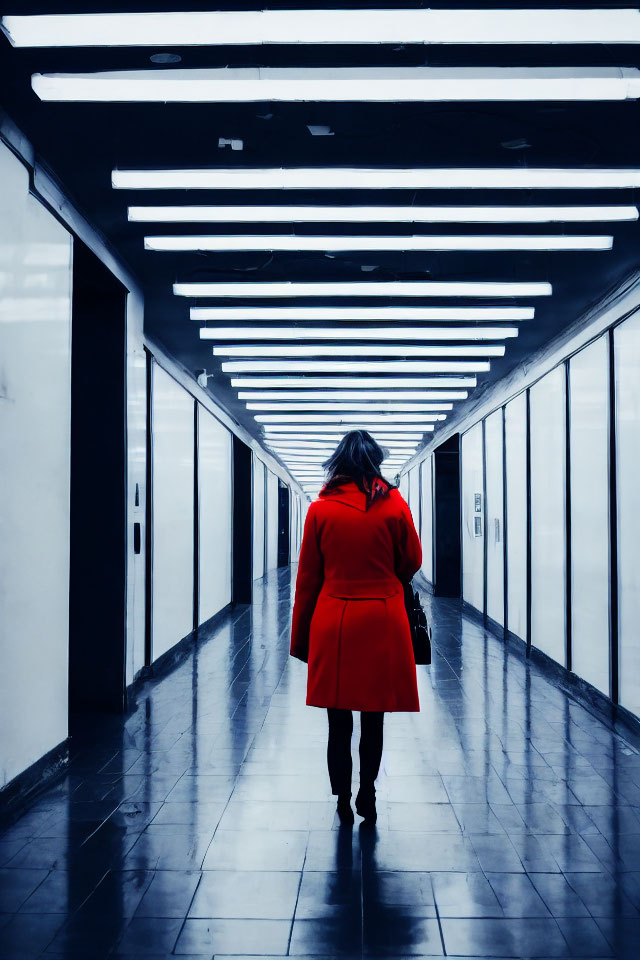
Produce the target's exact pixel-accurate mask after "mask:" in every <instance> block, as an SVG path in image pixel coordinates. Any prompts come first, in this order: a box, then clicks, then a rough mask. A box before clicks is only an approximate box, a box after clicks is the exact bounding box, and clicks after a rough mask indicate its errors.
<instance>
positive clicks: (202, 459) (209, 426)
mask: <svg viewBox="0 0 640 960" xmlns="http://www.w3.org/2000/svg"><path fill="white" fill-rule="evenodd" d="M231 462H232V446H231V434H230V433H229V431H228V430H227V429H226V428H225V427H223V425H222V424H221V423H220V422H219V421H218V420H216V418H215V417H213V416H212V415H211V414H210V413H209V412H208V411H207V410H205V409H204V407H202V406H201V407H200V408H199V410H198V485H199V491H198V493H199V509H198V516H199V524H200V529H199V534H198V546H199V552H200V562H199V572H200V583H199V601H200V623H204V621H205V620H208V619H209V617H212V616H213V615H214V614H216V613H218V611H219V610H222V608H223V607H225V606H226V605H227V604H228V603H230V602H231V537H232V526H233V523H232V518H233V497H232V487H231V481H232V476H231Z"/></svg>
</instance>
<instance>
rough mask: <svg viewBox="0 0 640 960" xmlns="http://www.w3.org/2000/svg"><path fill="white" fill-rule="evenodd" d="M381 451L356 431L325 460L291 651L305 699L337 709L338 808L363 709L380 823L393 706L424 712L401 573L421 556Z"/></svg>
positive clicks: (368, 782) (366, 783)
mask: <svg viewBox="0 0 640 960" xmlns="http://www.w3.org/2000/svg"><path fill="white" fill-rule="evenodd" d="M383 459H384V451H383V449H382V448H381V447H380V446H379V445H378V444H377V443H376V441H375V440H374V439H373V437H372V436H371V435H370V434H369V433H367V432H366V430H352V431H351V432H350V433H347V434H346V436H345V437H344V438H343V439H342V441H341V442H340V444H339V445H338V447H337V449H336V451H335V453H333V455H332V456H331V457H330V458H329V459H328V460H327V461H326V463H324V464H323V466H324V468H325V470H326V472H327V475H328V480H327V482H326V484H325V486H324V487H323V488H322V490H321V491H320V495H319V498H318V500H316V501H314V502H313V503H312V504H311V506H310V507H309V511H308V513H307V518H306V521H305V526H304V535H303V538H302V547H301V549H300V561H299V568H298V577H297V581H296V595H295V603H294V607H293V623H292V627H291V650H290V652H291V655H292V656H294V657H298V659H300V660H303V661H305V662H308V664H309V667H308V677H307V704H308V705H309V706H312V707H326V708H327V711H328V715H329V744H328V748H327V762H328V767H329V778H330V781H331V790H332V792H333V794H334V795H337V797H338V805H337V809H338V815H339V817H340V819H341V820H342V821H343V822H347V823H353V819H354V817H353V811H352V809H351V734H352V731H353V716H352V713H351V711H352V710H360V711H361V737H360V789H359V790H358V795H357V797H356V810H357V812H358V813H359V814H360V816H362V817H364V818H365V821H366V822H368V823H370V824H371V823H375V821H376V804H375V786H374V783H375V779H376V777H377V776H378V770H379V768H380V758H381V756H382V729H383V720H384V713H385V711H416V710H419V709H420V704H419V702H418V688H417V684H416V668H415V662H414V658H413V647H412V643H411V633H410V630H409V621H408V619H407V614H406V611H405V606H404V594H403V588H402V583H401V580H409V579H410V578H411V577H412V576H413V575H414V573H415V572H416V571H417V570H418V569H419V567H420V564H421V562H422V550H421V547H420V540H419V539H418V535H417V533H416V531H415V527H414V525H413V520H412V518H411V513H410V511H409V507H408V506H407V504H406V503H405V501H404V500H403V498H402V496H401V495H400V493H399V491H398V490H397V489H396V488H395V487H393V486H392V485H391V484H389V483H388V482H387V481H386V480H385V479H384V478H383V477H382V476H381V475H380V465H381V463H382V461H383Z"/></svg>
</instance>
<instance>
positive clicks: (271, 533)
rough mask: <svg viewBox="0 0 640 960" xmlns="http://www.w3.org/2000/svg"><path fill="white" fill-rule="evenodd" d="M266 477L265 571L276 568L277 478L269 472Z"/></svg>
mask: <svg viewBox="0 0 640 960" xmlns="http://www.w3.org/2000/svg"><path fill="white" fill-rule="evenodd" d="M266 477H267V523H266V531H267V554H266V556H267V571H269V570H276V569H277V567H278V478H277V477H276V475H275V473H271V470H268V469H267V470H266Z"/></svg>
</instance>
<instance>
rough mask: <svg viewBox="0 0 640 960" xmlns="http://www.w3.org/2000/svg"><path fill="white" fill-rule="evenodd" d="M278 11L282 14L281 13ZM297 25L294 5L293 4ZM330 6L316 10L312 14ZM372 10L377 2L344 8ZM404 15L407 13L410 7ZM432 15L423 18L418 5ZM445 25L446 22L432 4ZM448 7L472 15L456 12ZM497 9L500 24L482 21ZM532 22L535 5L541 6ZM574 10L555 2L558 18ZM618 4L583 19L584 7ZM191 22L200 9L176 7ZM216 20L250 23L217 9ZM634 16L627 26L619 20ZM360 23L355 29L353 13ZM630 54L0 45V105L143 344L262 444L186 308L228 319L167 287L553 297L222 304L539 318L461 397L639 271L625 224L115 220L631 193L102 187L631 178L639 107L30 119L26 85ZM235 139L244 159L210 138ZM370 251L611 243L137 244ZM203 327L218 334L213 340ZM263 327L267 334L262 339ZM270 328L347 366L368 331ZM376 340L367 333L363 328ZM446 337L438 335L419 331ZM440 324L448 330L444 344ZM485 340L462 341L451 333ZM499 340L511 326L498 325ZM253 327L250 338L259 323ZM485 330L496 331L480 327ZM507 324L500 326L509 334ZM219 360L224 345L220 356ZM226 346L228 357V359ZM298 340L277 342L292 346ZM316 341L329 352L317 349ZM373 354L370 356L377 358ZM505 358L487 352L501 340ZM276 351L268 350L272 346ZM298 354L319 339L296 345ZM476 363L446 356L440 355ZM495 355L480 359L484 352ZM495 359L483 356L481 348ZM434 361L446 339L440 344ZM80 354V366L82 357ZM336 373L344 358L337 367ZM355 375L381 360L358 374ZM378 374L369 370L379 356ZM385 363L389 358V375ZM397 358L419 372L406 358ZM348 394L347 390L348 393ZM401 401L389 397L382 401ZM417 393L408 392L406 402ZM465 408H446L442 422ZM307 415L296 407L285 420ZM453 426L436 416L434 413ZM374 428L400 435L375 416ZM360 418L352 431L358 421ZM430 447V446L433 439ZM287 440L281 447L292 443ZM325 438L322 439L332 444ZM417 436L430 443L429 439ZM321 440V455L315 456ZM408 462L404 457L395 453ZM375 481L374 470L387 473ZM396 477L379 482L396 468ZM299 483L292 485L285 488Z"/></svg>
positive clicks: (62, 7) (211, 107) (466, 105)
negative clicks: (225, 181)
mask: <svg viewBox="0 0 640 960" xmlns="http://www.w3.org/2000/svg"><path fill="white" fill-rule="evenodd" d="M279 6H280V8H283V7H284V6H285V5H283V4H280V5H279ZM291 6H292V7H293V5H291ZM333 6H336V5H332V4H327V5H326V7H327V8H331V7H333ZM349 6H350V8H353V9H356V8H359V7H362V8H365V9H373V8H375V7H379V8H381V9H384V7H385V4H373V3H368V4H366V5H365V4H354V3H351V4H349ZM407 6H408V7H409V6H413V7H417V6H420V5H416V4H414V5H411V4H407ZM431 6H433V4H432V5H431ZM442 6H443V8H446V9H453V8H454V7H455V6H456V4H452V3H449V4H446V5H442ZM458 6H460V7H463V8H470V7H472V6H474V7H476V8H478V9H482V7H481V5H475V4H471V3H469V2H467V3H464V4H459V5H458ZM492 6H493V7H498V6H501V5H500V4H495V3H494V4H492ZM535 6H536V7H538V6H540V7H541V8H543V7H544V6H551V5H539V4H536V5H535ZM574 6H575V7H578V6H579V7H584V6H585V4H584V3H582V4H575V5H574V4H569V3H567V2H564V3H563V7H568V8H571V7H574ZM623 6H624V5H623V4H619V3H618V4H605V3H601V4H599V5H598V7H599V8H601V9H604V8H605V7H606V8H608V7H611V8H612V9H613V8H615V9H617V8H620V7H623ZM172 8H175V3H159V2H157V3H153V4H151V3H137V4H136V3H105V4H104V5H102V6H101V7H100V12H159V11H163V10H164V11H171V10H172ZM189 9H190V10H192V11H197V10H207V5H206V4H202V3H196V2H190V3H189ZM225 9H235V10H241V9H251V8H250V7H249V6H244V5H237V4H235V5H234V4H228V5H226V7H225ZM632 9H633V8H632ZM0 12H1V13H2V15H18V14H19V15H30V14H40V13H56V14H59V13H83V12H84V13H95V12H96V4H95V3H88V2H86V3H83V2H79V0H78V2H60V3H59V4H57V5H55V6H54V5H53V4H51V3H46V4H45V3H36V2H29V0H20V2H16V0H13V2H12V0H6V2H5V4H4V5H3V7H2V10H1V11H0ZM363 16H366V14H363ZM158 53H160V54H166V53H171V54H175V55H177V56H179V57H180V60H179V61H177V62H176V63H175V64H168V65H158V64H157V63H154V62H151V61H150V57H152V56H155V55H157V54H158ZM639 60H640V50H639V48H638V46H637V45H635V44H634V45H626V44H606V45H605V44H599V43H598V44H596V43H594V44H580V45H577V44H570V45H567V44H562V43H560V44H543V45H538V44H526V45H519V46H516V45H510V44H500V45H493V44H486V45H475V44H464V45H435V44H434V45H428V44H401V45H397V44H394V45H392V44H362V45H351V44H350V45H322V46H316V45H313V44H297V45H293V44H290V45H278V44H268V45H252V46H245V45H235V46H182V47H181V46H177V47H167V46H163V47H149V46H145V47H75V48H74V47H69V48H68V47H57V48H48V47H42V48H35V49H33V48H13V47H12V46H11V45H10V43H9V41H8V39H7V38H6V37H5V36H3V35H0V90H1V91H2V93H1V94H0V96H1V99H2V106H3V107H4V108H5V109H6V111H7V113H8V114H9V116H11V117H12V119H13V120H14V121H15V122H16V123H17V124H18V126H20V127H21V128H22V130H23V131H24V132H25V134H26V135H27V137H28V138H29V139H30V140H31V142H32V143H33V145H34V147H35V149H36V151H37V152H38V154H39V155H40V156H41V158H42V159H43V160H44V161H45V162H46V164H47V165H48V166H49V167H50V168H51V170H52V171H53V172H54V174H55V175H56V176H57V177H58V178H59V180H60V181H61V182H62V184H63V185H64V189H65V191H66V192H67V194H68V195H69V196H70V197H71V199H72V200H73V201H74V203H75V204H76V205H77V206H78V208H79V209H80V210H81V211H82V212H84V213H85V215H86V216H87V217H88V218H89V219H90V221H91V222H93V223H94V224H95V225H96V226H97V227H98V228H99V229H100V231H101V232H102V233H103V234H104V235H105V236H106V237H107V238H108V240H109V241H110V242H111V243H112V244H113V246H114V247H115V248H116V249H117V251H118V252H119V254H120V256H121V258H122V259H123V260H124V261H125V262H126V263H127V264H128V265H129V267H130V269H131V271H132V272H133V273H134V275H135V276H136V277H137V278H138V279H139V281H140V283H141V284H142V286H143V288H144V292H145V303H146V306H145V329H146V332H147V333H148V335H149V336H150V337H152V338H153V339H154V340H156V341H159V342H161V343H162V344H163V346H164V347H165V349H166V350H167V351H168V352H169V353H171V354H172V355H174V356H175V357H176V358H177V359H178V360H179V361H180V362H181V363H183V364H184V365H185V366H186V367H187V368H188V369H189V370H191V371H193V372H194V374H195V372H196V371H201V370H206V371H207V373H208V374H211V375H212V376H211V377H210V378H209V380H208V389H209V390H210V391H211V393H212V394H214V395H215V396H216V398H218V399H220V400H221V401H222V402H223V403H224V404H225V406H226V407H227V408H228V409H229V410H230V411H231V412H232V413H233V415H234V416H235V418H236V419H237V420H238V422H239V423H241V424H242V425H243V426H244V427H245V428H246V429H248V430H249V431H251V432H252V433H253V434H254V435H256V436H261V433H260V427H259V426H258V424H257V423H256V421H255V420H254V411H248V410H247V409H246V407H245V402H244V401H241V400H239V399H238V397H237V391H236V390H235V389H231V387H230V380H229V375H228V374H226V373H223V372H222V370H221V365H220V361H221V359H224V358H219V357H214V356H213V355H212V346H213V345H214V343H215V342H216V341H215V340H214V341H211V340H201V339H200V336H199V330H200V327H201V326H203V324H202V323H201V322H197V321H194V320H191V319H190V317H189V307H190V306H198V307H202V306H215V305H218V306H220V305H229V301H224V300H218V299H211V298H198V299H190V298H188V297H182V296H174V294H173V292H172V285H173V283H174V282H207V281H208V282H229V281H237V282H247V283H252V282H256V281H307V282H309V281H311V282H329V281H344V282H349V283H351V282H354V283H359V282H362V281H367V282H378V281H492V282H505V281H511V282H526V281H534V282H549V283H551V284H552V286H553V294H552V296H550V297H536V298H527V297H525V298H517V299H514V298H510V297H508V298H500V299H491V298H489V299H487V298H482V299H473V298H471V299H469V298H465V299H464V300H462V299H457V298H455V297H444V298H437V297H436V298H432V297H430V298H429V299H428V300H423V299H421V298H420V297H418V298H409V299H407V298H402V300H398V299H395V298H393V297H386V298H381V297H376V298H375V299H371V298H366V297H362V296H359V295H358V291H357V290H354V294H353V295H351V296H349V297H347V298H330V299H329V298H327V297H326V296H324V297H323V296H320V297H316V298H314V299H302V300H291V299H283V300H278V299H275V300H272V299H270V300H266V301H263V300H260V299H255V298H247V297H244V298H243V299H241V300H237V301H235V303H234V305H236V306H241V305H244V306H247V305H249V306H264V305H268V306H270V307H273V306H278V305H279V304H281V305H287V306H292V305H293V306H298V305H300V306H302V305H304V306H309V305H314V306H326V305H331V306H340V305H349V306H358V305H361V306H375V307H382V306H389V307H394V306H398V305H401V306H403V307H405V306H429V307H438V306H461V305H464V306H471V307H473V306H492V305H495V306H498V305H499V306H501V307H505V306H507V307H508V306H518V307H535V318H534V319H533V320H525V321H521V322H518V323H516V324H515V326H517V327H518V330H519V333H518V336H517V338H511V339H508V340H506V341H504V342H505V345H506V349H505V355H504V356H503V357H496V358H492V359H491V368H490V370H489V371H488V372H481V373H479V374H478V375H477V380H478V385H477V387H476V389H475V391H472V392H471V393H470V396H473V397H474V399H476V398H477V397H478V395H479V394H480V393H481V392H482V391H484V390H486V389H487V387H488V386H489V385H490V384H492V383H494V382H495V381H496V380H497V379H499V378H501V377H503V376H504V375H505V374H507V373H508V372H509V371H510V370H512V369H513V368H514V367H515V366H516V365H517V364H519V363H521V362H522V361H523V359H524V358H526V357H527V356H528V355H530V354H531V353H532V352H533V351H534V350H536V349H537V348H538V347H539V346H540V345H541V344H543V343H545V342H546V341H548V340H549V339H550V338H552V337H553V336H554V335H556V334H557V333H558V332H559V331H561V330H562V329H563V328H564V327H565V326H567V325H568V324H570V323H571V322H573V321H574V320H575V319H576V318H577V317H578V316H579V315H580V314H581V313H582V312H583V311H584V310H585V308H587V307H588V306H589V305H590V304H592V303H593V302H594V301H596V300H598V299H599V298H600V297H601V296H602V295H603V294H604V293H605V292H606V291H607V290H609V289H610V288H612V287H613V286H614V285H616V284H617V283H619V282H620V281H621V280H622V279H623V278H624V277H625V276H626V275H628V274H629V273H630V272H631V271H632V270H634V269H636V268H637V260H638V256H637V249H638V246H637V245H638V230H639V229H640V227H639V225H638V222H637V221H631V222H622V223H610V222H609V223H595V222H591V223H582V224H578V223H562V222H559V223H539V224H534V223H511V224H499V223H493V224H486V223H481V224H469V223H457V224H456V223H451V222H450V223H447V222H445V223H427V222H425V223H393V222H391V223H375V222H373V221H372V222H368V223H358V224H355V225H354V224H350V223H333V222H325V223H316V224H311V223H297V224H295V226H294V225H292V224H291V223H286V222H285V223H274V224H268V225H266V224H260V223H257V224H249V223H244V224H238V223H224V222H223V223H134V222H128V220H127V206H128V205H163V206H164V205H200V204H207V205H217V204H234V205H246V204H251V205H254V204H259V205H275V206H280V205H282V204H285V203H286V204H288V205H292V204H295V205H298V204H307V205H320V204H321V205H332V206H333V205H347V206H349V205H380V204H384V205H391V204H393V205H402V206H413V207H415V206H439V205H443V204H446V205H462V206H469V205H472V206H478V205H481V206H490V207H495V206H497V205H517V206H524V207H532V206H533V207H537V206H541V205H554V206H555V205H568V204H570V205H583V204H588V205H595V204H607V205H609V204H616V205H618V204H635V203H636V202H637V200H638V196H637V190H634V189H622V190H597V189H593V190H591V189H590V190H582V189H565V190H561V189H553V190H545V189H535V190H534V189H518V190H510V189H497V190H484V189H473V190H470V189H446V190H426V189H424V190H414V189H403V182H404V178H403V177H400V178H399V179H398V181H397V187H396V188H394V189H392V190H389V189H385V190H371V189H366V190H355V189H349V190H344V189H343V190H339V189H321V190H320V189H305V190H253V189H252V190H196V189H193V190H188V191H185V190H114V189H112V186H111V172H112V170H114V169H121V170H124V169H162V168H179V169H185V168H188V169H192V168H225V169H228V168H238V169H240V168H251V167H254V168H255V167H257V168H271V167H275V168H279V167H284V168H295V167H313V168H316V167H326V168H335V167H338V168H340V167H366V168H407V169H411V168H431V167H434V168H445V169H447V168H455V167H464V168H494V167H505V168H506V167H508V168H521V169H527V168H536V167H543V168H564V167H566V168H588V167H593V168H615V167H623V168H636V167H639V166H640V164H639V163H638V158H639V157H640V152H639V149H638V148H639V146H640V144H639V137H640V132H639V130H640V125H639V123H638V119H639V117H638V109H639V107H638V103H637V102H636V101H635V100H629V101H626V102H553V101H552V102H544V101H540V102H468V101H467V102H441V103H438V102H410V103H373V102H344V103H336V102H260V103H258V102H255V103H73V102H64V103H58V102H42V101H41V100H40V99H39V98H38V97H37V96H36V95H35V93H34V92H33V91H32V89H31V75H32V74H34V73H65V74H75V73H91V72H94V71H115V70H141V69H144V70H152V69H154V70H160V71H164V72H165V73H168V72H170V71H171V70H175V69H179V70H184V69H192V68H212V67H224V66H232V67H233V66H235V67H245V66H265V67H268V66H274V67H276V66H277V67H328V68H331V69H332V70H336V69H338V68H340V67H354V66H360V67H392V68H393V67H420V66H425V65H426V66H430V67H451V68H454V69H456V70H459V69H461V68H468V67H474V66H475V67H509V66H512V67H517V66H520V67H543V66H547V67H569V68H579V67H614V66H625V67H636V66H638V65H639ZM310 126H319V127H324V128H329V130H330V132H331V135H312V133H311V132H310V130H309V127H310ZM220 138H222V139H223V140H241V141H242V147H243V148H242V150H233V149H232V148H231V146H230V145H226V146H219V140H220ZM259 233H261V234H265V233H266V234H269V235H274V234H278V235H296V236H300V235H327V234H328V235H331V236H339V235H346V236H352V235H354V234H358V235H365V236H369V235H374V236H385V237H388V236H403V235H409V236H419V235H426V236H430V237H434V236H438V237H440V236H443V237H445V236H451V235H456V236H465V237H466V236H470V235H477V236H485V237H486V236H507V235H514V234H515V235H518V236H527V237H531V236H534V235H544V236H549V235H553V236H561V235H577V234H579V235H608V236H610V235H612V236H613V237H614V242H613V249H612V250H607V251H598V252H593V251H577V252H576V251H502V252H474V251H457V252H444V251H437V250H434V251H415V252H405V251H370V252H362V251H346V252H336V253H331V254H329V255H328V254H327V252H326V251H324V250H319V251H317V252H310V251H293V252H271V251H269V250H265V251H258V252H228V251H222V252H203V251H186V252H156V251H148V250H146V251H145V249H144V237H145V236H147V235H158V234H161V235H171V236H178V235H183V236H184V235H198V236H202V235H209V236H212V235H217V236H220V235H228V234H231V235H239V234H251V235H255V234H259ZM390 319H391V322H390V323H386V324H383V325H384V326H387V327H388V326H392V325H395V326H403V325H408V326H411V327H414V328H415V327H416V326H420V327H422V328H423V329H422V330H421V332H420V338H417V339H413V340H410V341H407V345H408V346H413V347H416V346H417V347H421V346H424V345H425V343H427V342H428V341H429V333H428V329H429V326H430V324H428V323H425V322H420V323H414V322H412V323H410V324H409V323H407V324H405V323H404V322H402V321H400V320H398V319H396V318H393V317H391V318H390ZM208 325H209V326H212V327H215V326H216V323H215V322H212V323H209V324H208ZM223 325H224V326H226V327H229V326H249V327H251V328H252V330H253V333H252V339H251V340H249V341H248V342H249V343H254V344H261V343H262V342H264V341H261V340H260V338H259V328H260V323H258V322H256V323H252V321H251V320H247V321H239V322H238V323H237V324H233V323H231V322H227V323H224V324H223ZM277 325H278V324H277V323H269V324H268V326H277ZM280 325H285V326H289V327H291V326H296V327H297V329H298V330H300V329H302V328H304V327H309V326H313V327H331V328H333V329H334V330H335V337H334V339H333V341H332V345H333V346H337V347H339V348H341V351H342V356H341V358H342V359H345V360H351V359H353V358H352V353H353V350H352V347H353V346H358V345H362V344H364V343H368V344H371V343H372V341H371V339H370V338H371V336H372V334H371V329H372V328H374V327H376V323H375V322H368V323H366V322H364V323H363V322H360V324H357V323H350V324H347V323H345V322H344V321H339V322H337V323H336V322H333V321H330V320H321V321H318V322H313V323H312V322H309V321H305V320H302V319H299V318H297V317H294V318H293V320H292V321H291V320H290V321H288V322H287V323H286V324H280ZM377 325H378V326H379V325H380V324H377ZM433 325H435V326H439V327H442V325H443V324H442V323H439V324H433ZM457 325H459V324H456V323H449V324H447V326H448V327H450V328H451V329H453V328H455V327H456V326H457ZM476 325H477V326H480V327H482V326H484V325H483V324H475V323H468V322H467V323H464V324H463V326H465V327H469V326H476ZM508 325H509V326H513V325H514V324H508ZM262 326H265V324H264V323H263V324H262ZM346 326H352V327H357V326H359V327H360V328H361V329H362V330H363V331H368V332H367V334H366V338H365V337H364V336H363V337H362V338H358V337H357V335H356V337H355V339H350V340H349V341H348V343H347V342H345V339H344V336H341V333H340V328H343V329H344V328H345V327H346ZM492 326H495V324H492ZM505 326H506V324H505ZM231 342H234V341H231ZM238 342H239V341H238ZM298 342H299V341H298V339H297V338H296V339H295V340H290V341H288V343H289V344H292V343H298ZM324 342H326V341H324ZM375 342H376V341H375V340H374V341H373V343H375ZM497 342H502V341H497ZM271 343H272V345H273V344H274V343H275V347H276V350H277V349H278V344H279V345H280V346H283V345H285V343H284V342H283V341H271ZM310 343H311V344H312V345H313V344H314V343H315V344H316V346H317V344H318V341H310ZM461 343H462V344H463V345H464V344H465V343H466V344H467V345H473V343H472V341H460V340H458V341H456V342H455V345H456V346H459V345H460V344H461ZM488 343H491V341H488ZM493 343H494V345H495V341H494V342H493ZM438 344H439V345H444V347H445V352H446V348H447V347H448V346H449V345H450V341H449V340H446V339H445V340H443V341H438ZM98 346H99V345H98V344H96V348H98ZM335 359H340V357H336V358H335ZM369 359H378V357H372V358H369ZM380 359H382V358H380ZM394 359H401V357H400V358H397V357H396V358H394ZM411 359H416V358H415V357H412V358H411ZM354 387H355V388H357V383H355V382H354ZM397 389H399V388H395V387H394V388H389V389H388V391H387V393H388V396H389V398H390V399H392V398H393V395H394V392H395V391H397ZM414 389H415V388H414ZM464 403H465V401H464V400H463V401H457V402H455V403H454V408H453V414H454V415H455V414H457V413H458V412H461V411H463V410H464ZM303 404H304V401H301V402H300V409H301V410H302V406H303ZM449 416H451V414H449ZM388 417H389V418H390V422H393V421H394V420H395V419H396V418H395V415H394V414H393V413H389V414H388ZM363 419H364V420H366V416H364V418H363ZM435 429H436V431H437V429H438V425H437V424H436V426H435ZM293 436H294V437H295V434H293ZM335 436H336V435H335V434H334V437H335ZM428 438H429V435H427V439H428ZM329 442H331V441H329ZM407 456H408V454H407ZM391 469H392V468H390V470H389V472H391ZM393 469H395V467H393ZM294 472H295V471H294Z"/></svg>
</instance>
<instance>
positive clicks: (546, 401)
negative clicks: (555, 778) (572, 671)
mask: <svg viewBox="0 0 640 960" xmlns="http://www.w3.org/2000/svg"><path fill="white" fill-rule="evenodd" d="M529 402H530V416H531V424H530V437H531V643H532V644H533V646H534V647H537V648H538V650H542V651H543V652H544V653H546V654H548V656H550V657H553V659H554V660H557V661H558V663H562V664H564V663H565V660H566V658H565V593H566V591H565V472H566V471H565V456H566V450H565V371H564V367H562V366H561V367H557V368H556V369H555V370H552V371H551V373H548V374H547V375H546V377H543V379H542V380H540V381H538V383H536V384H534V386H533V387H531V391H530V399H529Z"/></svg>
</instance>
